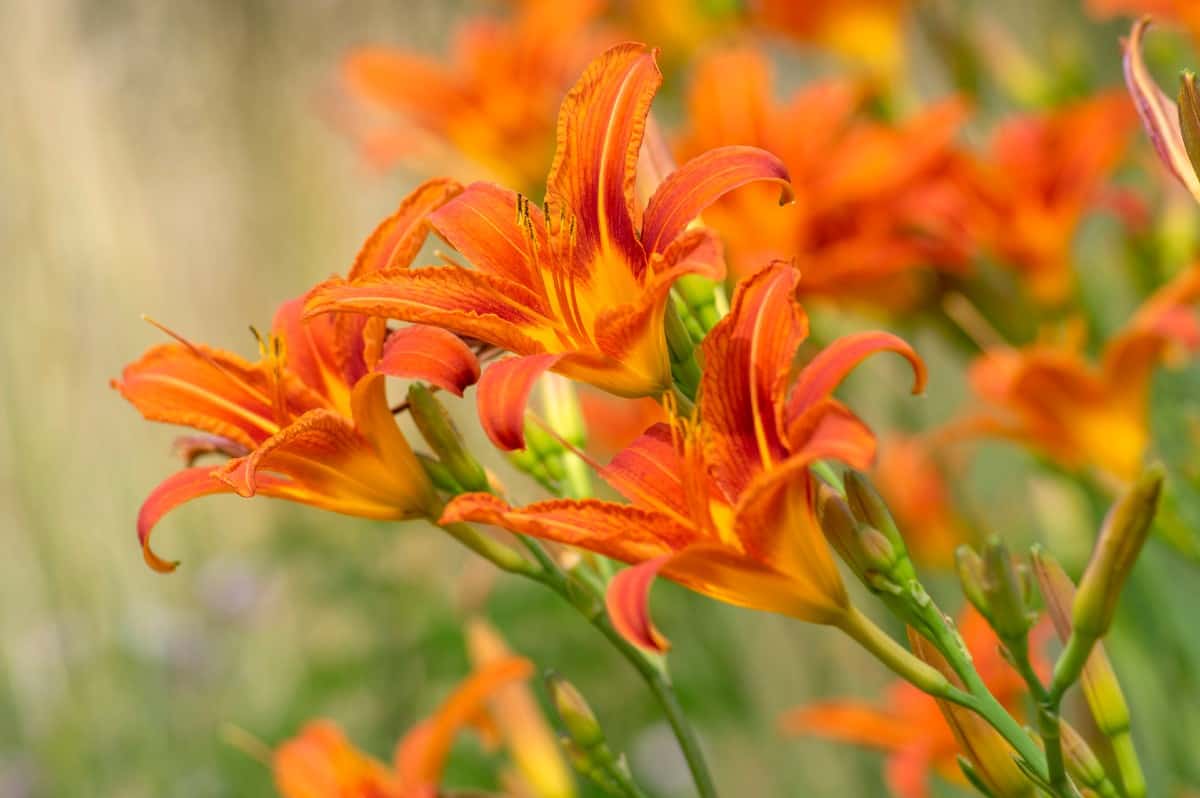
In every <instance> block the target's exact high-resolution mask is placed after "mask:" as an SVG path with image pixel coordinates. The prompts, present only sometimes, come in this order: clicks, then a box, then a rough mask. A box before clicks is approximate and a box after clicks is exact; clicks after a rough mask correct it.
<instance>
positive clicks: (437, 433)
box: [408, 382, 488, 491]
mask: <svg viewBox="0 0 1200 798" xmlns="http://www.w3.org/2000/svg"><path fill="white" fill-rule="evenodd" d="M408 411H409V414H410V415H411V416H412V420H413V423H414V424H416V425H417V430H418V431H419V432H420V433H421V437H423V438H424V439H425V442H426V443H428V444H429V448H430V449H433V452H434V454H436V455H437V457H438V461H439V462H440V463H441V464H442V465H443V466H445V467H446V471H447V472H449V474H450V476H451V477H453V479H454V481H455V482H456V483H458V484H459V485H461V486H462V488H463V489H465V490H469V491H486V490H487V489H488V481H487V473H486V472H485V471H484V470H483V466H481V465H480V464H479V461H478V460H476V459H475V457H474V455H472V454H471V452H470V451H469V450H468V449H467V445H466V442H465V441H464V440H463V437H462V434H460V433H459V431H458V427H456V426H455V425H454V421H453V420H452V419H451V418H450V414H449V413H448V412H446V408H445V407H444V406H443V405H442V403H441V402H439V401H438V400H437V397H436V396H434V395H433V392H432V391H430V390H429V389H428V388H427V387H425V386H424V385H422V384H421V383H419V382H414V383H413V384H412V385H410V386H408Z"/></svg>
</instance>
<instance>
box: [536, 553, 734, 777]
mask: <svg viewBox="0 0 1200 798" xmlns="http://www.w3.org/2000/svg"><path fill="white" fill-rule="evenodd" d="M521 542H522V543H524V544H525V548H527V549H528V550H529V552H530V553H531V554H532V555H533V557H534V559H535V560H537V561H538V563H539V564H540V565H541V569H540V570H530V571H523V572H521V573H522V575H523V576H527V577H529V578H530V579H533V580H534V581H537V582H540V583H542V584H543V585H546V586H547V587H549V588H550V589H552V590H553V591H554V592H556V593H558V594H559V595H560V596H562V597H563V598H564V599H566V600H567V602H568V603H570V604H571V605H572V606H574V607H575V608H576V609H578V610H579V611H580V612H581V613H582V614H583V616H584V617H585V618H587V620H588V622H589V623H590V624H591V625H592V626H593V627H595V628H596V630H597V631H599V632H600V634H602V635H604V637H605V638H607V639H608V641H609V643H611V644H612V646H613V648H615V649H616V650H617V651H618V652H620V654H621V656H623V657H624V658H625V659H626V660H627V661H628V662H629V664H630V665H632V666H633V667H634V669H635V670H636V671H637V672H638V674H639V675H640V676H641V677H642V680H643V681H644V682H645V683H646V686H647V687H649V688H650V692H651V693H653V694H654V697H655V699H656V700H657V701H658V704H659V707H660V708H661V709H662V711H663V714H664V715H666V718H667V722H668V723H669V724H670V726H671V731H672V732H674V734H675V739H676V740H678V742H679V748H680V750H681V751H682V752H683V758H684V759H685V760H686V761H687V766H688V770H689V771H690V772H691V775H692V781H693V782H694V783H695V785H696V791H697V793H698V794H699V795H700V798H716V796H717V791H716V787H715V786H714V785H713V780H712V776H711V775H710V774H709V772H708V764H707V762H706V761H705V759H704V753H703V752H702V751H701V749H700V741H699V739H698V738H697V737H696V733H695V731H694V730H693V729H692V727H691V725H690V724H689V723H688V721H687V717H686V716H685V715H684V712H683V707H682V706H680V704H679V699H678V697H676V695H675V691H674V690H673V689H672V687H671V685H670V683H669V682H668V681H667V677H666V674H664V673H663V671H662V670H661V669H660V668H659V667H658V666H656V665H655V664H654V663H653V662H651V661H650V660H649V659H647V658H646V656H645V655H644V654H643V653H642V652H641V651H639V650H638V649H637V647H636V646H634V645H633V644H632V643H630V642H629V641H628V640H626V639H625V638H624V637H622V636H621V634H620V633H619V632H618V631H617V630H616V629H614V628H613V626H612V624H611V623H610V622H609V620H608V614H607V613H605V612H604V602H603V600H602V598H601V597H600V596H598V595H597V594H596V593H595V589H594V588H593V587H592V586H591V585H588V584H586V583H584V582H580V581H576V582H572V581H571V580H570V579H569V577H568V576H567V575H566V574H565V573H563V570H562V569H561V568H559V567H558V565H557V564H556V563H555V562H554V560H553V559H552V558H551V557H550V555H549V554H547V553H546V550H545V549H544V548H542V546H541V545H540V544H539V543H538V542H537V541H535V540H532V539H530V538H526V537H523V536H522V537H521ZM581 591H583V592H582V594H581Z"/></svg>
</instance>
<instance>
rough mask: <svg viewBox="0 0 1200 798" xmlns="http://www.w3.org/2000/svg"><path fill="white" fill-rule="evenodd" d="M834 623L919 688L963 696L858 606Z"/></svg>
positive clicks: (946, 695)
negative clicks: (859, 609)
mask: <svg viewBox="0 0 1200 798" xmlns="http://www.w3.org/2000/svg"><path fill="white" fill-rule="evenodd" d="M837 626H838V628H839V629H841V630H842V631H843V632H845V633H846V634H848V635H850V637H852V638H854V640H856V641H857V642H858V643H859V645H861V646H862V647H863V648H865V649H866V650H867V651H869V652H871V654H873V655H874V656H875V658H876V659H878V660H879V661H880V662H882V663H883V664H884V665H886V666H887V667H888V668H889V669H890V670H891V671H892V672H893V673H895V674H896V675H898V676H900V677H901V678H902V679H904V680H905V681H907V682H909V683H910V684H912V685H913V686H915V687H917V688H918V689H920V690H922V691H924V692H926V693H929V694H930V695H932V696H937V697H938V698H946V699H950V700H956V702H958V701H961V700H963V698H964V697H965V696H963V695H962V694H961V692H960V691H959V690H958V688H956V687H955V686H954V685H952V684H951V683H950V680H949V679H947V678H946V677H945V676H943V675H942V673H941V671H939V670H938V669H937V668H934V667H932V666H931V665H928V664H926V663H925V662H923V661H922V660H920V659H919V658H918V657H916V656H915V655H914V654H913V653H912V652H911V651H909V650H908V649H907V648H905V647H904V646H902V645H900V644H899V643H897V642H896V641H895V640H893V639H892V638H891V637H890V636H889V635H888V634H887V633H885V632H884V631H883V630H882V629H880V628H879V627H878V626H876V625H875V623H874V622H873V621H872V620H871V619H870V618H868V617H867V616H865V615H863V614H862V613H861V612H859V611H858V609H857V608H855V607H851V608H850V610H849V612H847V613H846V615H845V617H844V618H843V619H842V620H841V621H839V622H838V624H837ZM955 694H958V695H955Z"/></svg>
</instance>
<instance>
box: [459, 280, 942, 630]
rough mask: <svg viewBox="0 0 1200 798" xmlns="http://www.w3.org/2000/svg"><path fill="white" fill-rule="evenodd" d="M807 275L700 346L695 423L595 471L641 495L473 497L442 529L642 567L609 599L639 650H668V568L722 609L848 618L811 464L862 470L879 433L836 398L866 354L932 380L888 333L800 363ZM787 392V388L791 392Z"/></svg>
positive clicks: (823, 619)
mask: <svg viewBox="0 0 1200 798" xmlns="http://www.w3.org/2000/svg"><path fill="white" fill-rule="evenodd" d="M798 280H799V275H798V273H797V272H796V271H795V270H794V269H793V268H791V267H790V266H787V265H785V264H774V265H772V266H768V267H767V268H765V269H763V270H762V271H761V272H759V273H758V274H757V275H755V276H753V277H751V278H750V279H749V280H746V281H744V282H742V283H741V284H740V285H739V286H738V289H737V292H736V293H735V295H734V298H733V303H732V304H733V306H732V309H731V312H730V314H729V315H728V316H727V317H726V318H725V319H723V320H722V321H720V322H719V323H718V324H717V325H716V327H714V328H713V330H712V331H711V332H710V333H709V335H708V337H707V338H706V339H705V341H704V343H703V345H702V346H703V357H704V362H705V364H706V368H705V369H704V376H703V382H702V384H701V388H700V399H699V404H698V405H697V410H696V415H695V416H694V417H693V418H691V419H681V418H674V419H673V420H672V421H671V423H670V424H659V425H657V426H655V427H652V428H651V429H650V430H648V431H647V432H646V434H645V435H643V436H642V437H641V438H640V439H639V440H638V441H636V442H635V443H634V444H632V445H631V446H630V447H629V448H627V449H625V450H624V451H622V452H621V453H620V454H619V455H617V456H616V457H615V458H614V459H613V460H612V461H611V462H610V463H609V464H608V465H607V466H605V467H604V468H602V469H600V474H601V476H602V477H603V478H604V479H605V481H607V482H608V483H609V484H610V485H611V486H612V487H613V488H614V489H616V490H617V491H618V492H620V493H621V494H622V495H624V496H625V497H626V498H628V499H629V500H630V502H631V503H630V504H616V503H612V502H607V501H599V500H582V501H575V500H556V501H546V502H539V503H536V504H532V505H529V506H527V507H523V508H513V507H510V506H509V505H508V504H506V503H505V502H504V501H503V500H501V499H500V498H498V497H496V496H492V495H487V494H466V495H463V496H459V497H457V498H456V499H455V500H453V501H452V502H451V503H450V504H449V505H448V506H447V508H446V512H445V514H444V516H443V519H444V520H446V521H450V520H454V521H478V522H482V523H490V524H495V525H497V526H501V527H504V528H507V529H509V530H511V531H514V532H517V533H520V534H526V535H532V536H534V537H540V538H545V539H548V540H553V541H557V542H560V543H566V544H569V545H573V546H578V547H580V548H584V549H588V550H590V551H594V552H597V553H599V554H602V555H604V556H607V557H612V558H614V559H617V560H621V561H623V562H626V563H630V564H634V565H635V567H633V568H629V569H626V570H624V571H622V572H621V573H620V574H619V575H618V576H617V577H616V578H615V579H614V580H613V582H612V585H611V587H610V591H609V597H608V598H609V611H610V614H611V615H612V617H613V621H614V623H615V624H616V626H617V628H618V629H620V630H621V631H622V632H623V633H624V634H625V635H626V636H627V637H628V638H629V639H631V640H633V641H634V642H637V643H638V644H640V645H643V646H646V647H651V648H659V649H661V648H662V647H664V645H665V641H664V640H663V639H662V638H661V636H660V635H658V633H657V632H656V631H655V630H654V629H653V626H652V625H651V624H650V622H649V618H648V616H647V614H646V597H647V591H648V589H649V586H650V583H651V581H652V580H653V578H654V576H655V575H656V574H657V573H658V572H660V571H661V572H662V573H663V574H664V575H665V576H666V577H667V578H669V579H672V580H674V581H676V582H678V583H680V584H682V585H684V586H685V587H688V588H690V589H692V590H695V591H697V592H699V593H703V594H705V595H707V596H710V597H712V598H715V599H718V600H720V601H725V602H727V603H730V604H735V605H739V606H745V607H750V608H754V609H760V610H767V611H772V612H778V613H782V614H785V615H791V616H794V617H796V618H800V619H802V620H807V621H812V622H815V623H825V624H843V623H847V622H848V621H849V619H850V617H851V614H852V613H855V612H857V611H856V610H854V609H853V608H852V607H851V606H850V603H849V598H848V597H847V595H846V590H845V587H844V586H843V584H842V579H841V576H840V575H839V573H838V569H837V566H836V565H835V563H834V557H833V554H832V553H831V551H830V549H829V547H828V546H827V544H826V543H825V539H824V537H823V535H822V534H821V531H820V529H819V528H818V526H817V524H816V520H815V518H814V517H813V505H812V496H811V495H810V494H811V490H812V484H811V482H810V477H809V474H808V467H809V466H810V465H811V464H812V463H813V462H814V461H815V460H819V459H835V460H840V461H842V462H845V463H848V464H850V465H852V466H855V467H859V468H861V467H863V466H865V465H866V464H867V463H868V462H869V461H870V460H871V458H872V456H873V454H874V443H875V439H874V436H873V435H872V433H871V432H870V430H869V429H867V427H866V426H865V425H864V424H863V422H862V421H861V420H859V419H858V418H857V417H856V416H855V415H854V414H853V413H852V412H851V411H850V410H849V409H848V408H846V407H845V406H844V405H842V404H840V403H839V402H837V401H836V400H835V399H833V398H832V397H831V393H832V391H833V390H834V388H835V387H836V386H837V385H838V384H839V383H840V382H841V380H842V378H843V377H844V376H845V375H846V373H847V372H848V371H850V370H851V369H852V368H853V367H854V366H855V365H856V364H857V363H858V362H860V361H861V360H862V359H863V358H864V357H866V356H868V355H870V354H872V353H874V352H879V351H892V352H897V353H899V354H901V355H903V356H904V357H906V358H908V360H909V361H910V362H911V363H912V365H913V368H914V369H915V371H916V381H915V385H914V390H915V391H919V390H920V389H921V388H922V386H923V384H924V377H925V372H924V366H923V365H922V362H921V361H920V359H919V358H918V357H917V355H916V354H915V353H914V352H913V350H912V349H911V348H910V347H909V346H908V344H906V343H904V342H903V341H902V340H900V339H899V338H896V337H895V336H892V335H888V334H886V333H863V334H859V335H855V336H849V337H846V338H842V339H840V340H839V341H837V342H836V343H834V344H832V345H831V346H829V347H828V348H826V349H825V350H824V351H822V352H821V353H820V354H818V355H817V356H816V357H814V358H813V359H812V360H811V361H810V362H809V363H808V365H806V366H805V367H804V368H803V369H801V371H800V373H799V375H798V376H797V377H796V378H795V380H794V381H793V380H792V379H791V374H792V362H793V357H794V355H795V353H796V349H797V347H798V346H799V345H800V343H801V342H802V341H803V340H804V338H805V337H806V335H807V319H806V317H805V315H804V312H803V310H802V309H801V308H800V306H799V305H798V304H797V303H796V302H795V299H794V292H795V289H796V285H797V282H798ZM789 388H790V391H789Z"/></svg>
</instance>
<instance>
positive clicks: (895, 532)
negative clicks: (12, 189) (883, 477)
mask: <svg viewBox="0 0 1200 798" xmlns="http://www.w3.org/2000/svg"><path fill="white" fill-rule="evenodd" d="M843 481H844V485H845V489H846V502H847V503H848V505H849V507H850V512H851V514H852V515H853V516H854V518H855V519H856V520H857V521H858V523H859V524H860V525H864V526H867V527H870V528H871V529H873V530H877V531H878V533H880V534H882V535H883V537H885V538H886V539H887V542H888V543H889V544H890V546H891V556H890V557H889V558H888V566H887V571H886V572H887V575H888V576H889V577H890V578H891V580H892V581H893V582H895V583H896V584H899V585H906V584H908V583H909V582H911V581H914V580H916V578H917V572H916V569H914V568H913V564H912V560H910V559H909V556H908V547H907V546H906V545H905V544H904V536H903V535H901V534H900V528H899V527H898V526H896V521H895V519H893V518H892V513H891V511H890V510H888V507H887V503H886V502H884V500H883V497H882V496H880V495H879V493H878V491H876V490H875V486H874V485H872V484H871V482H870V480H868V479H867V478H866V477H865V476H863V475H862V474H860V473H858V472H857V471H852V470H847V471H846V473H845V474H844V475H843ZM877 548H878V547H877ZM877 567H878V566H877Z"/></svg>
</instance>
